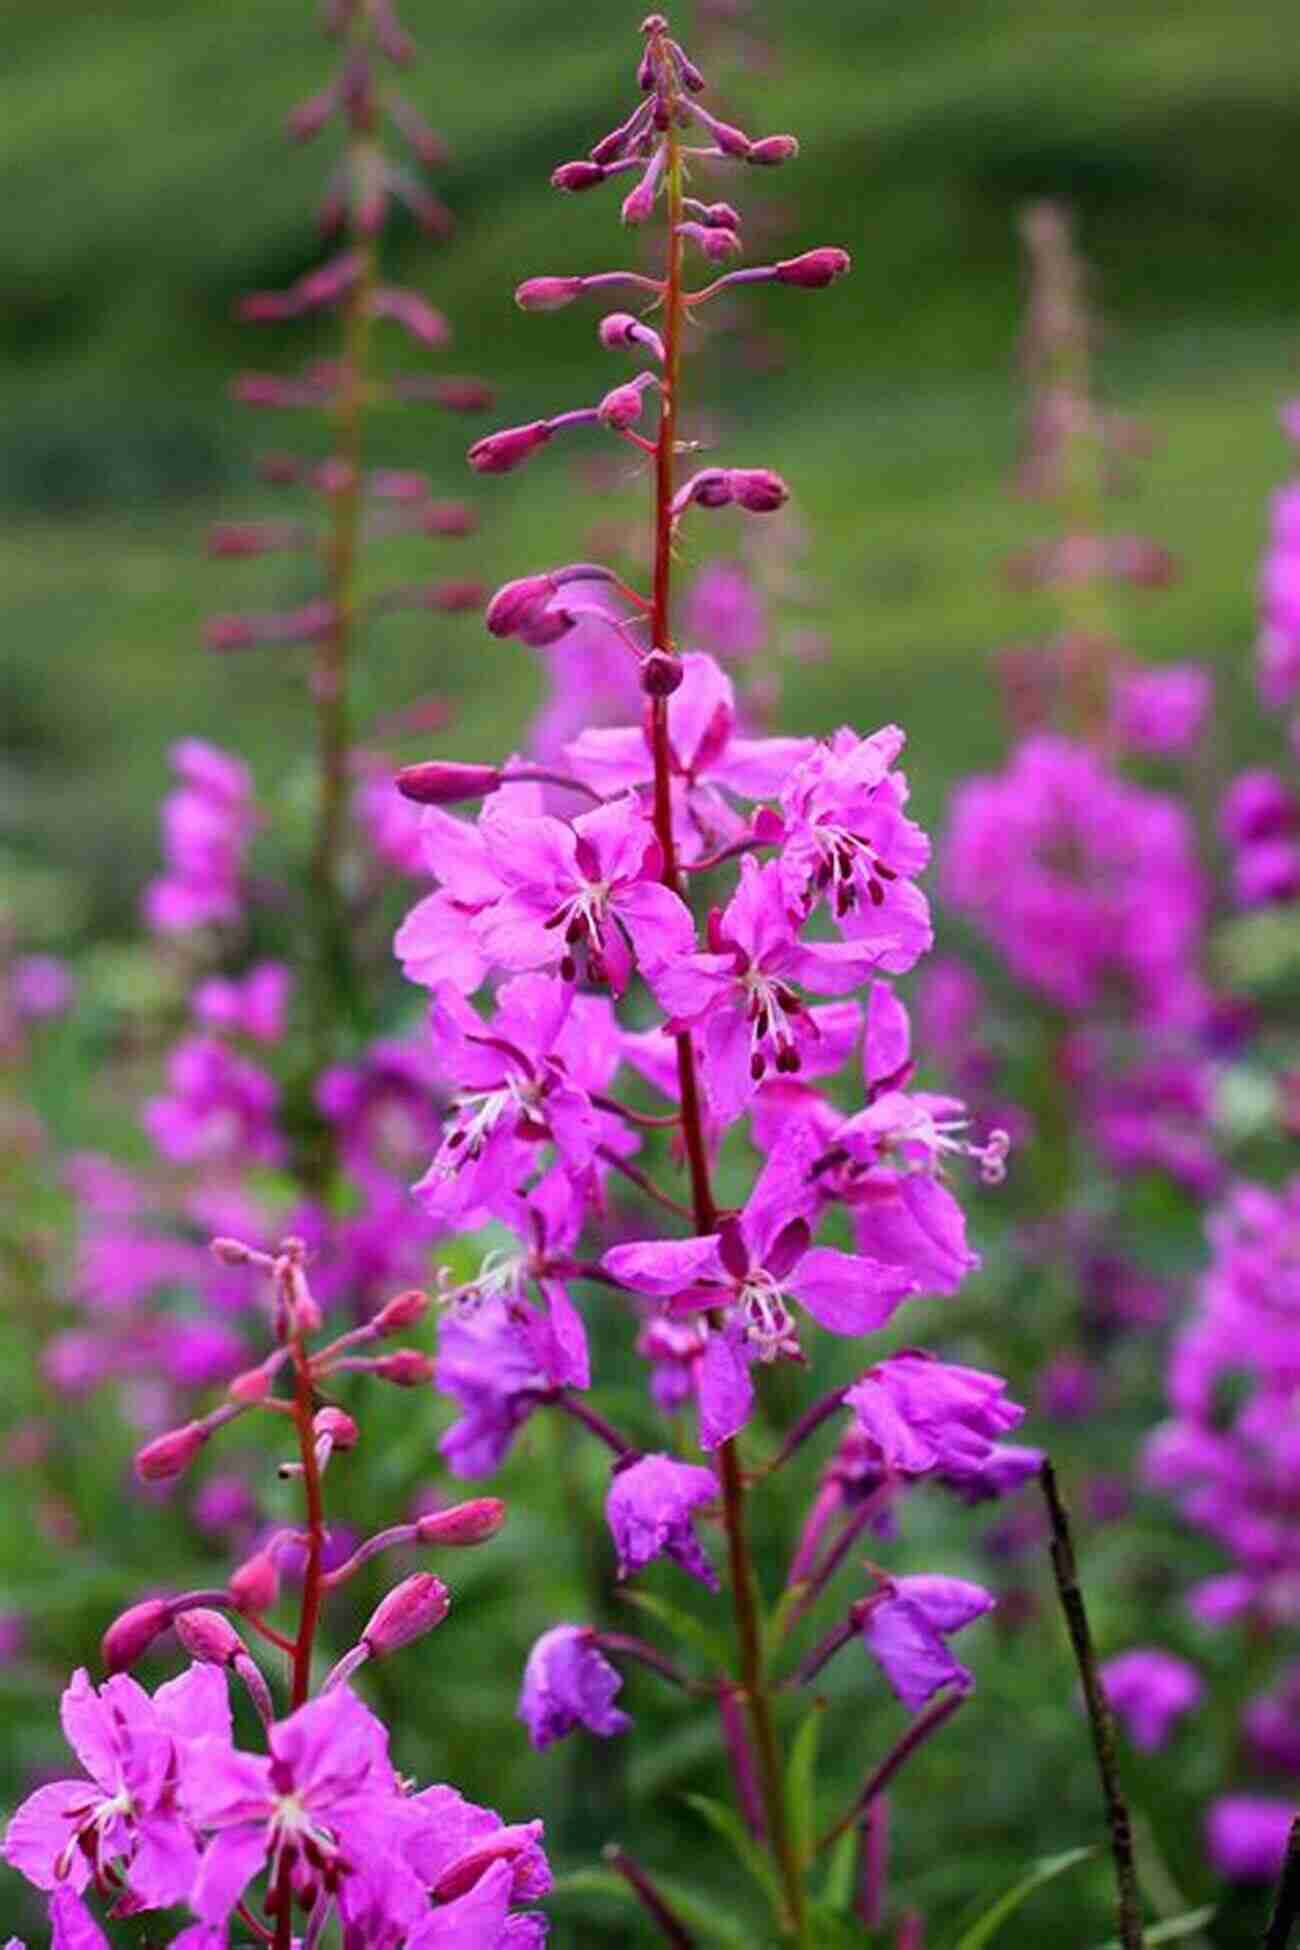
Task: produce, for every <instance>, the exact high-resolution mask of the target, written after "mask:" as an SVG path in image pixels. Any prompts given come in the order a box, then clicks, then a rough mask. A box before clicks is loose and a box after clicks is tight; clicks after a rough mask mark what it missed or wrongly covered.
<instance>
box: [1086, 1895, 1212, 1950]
mask: <svg viewBox="0 0 1300 1950" xmlns="http://www.w3.org/2000/svg"><path fill="white" fill-rule="evenodd" d="M1213 1920H1214V1905H1213V1903H1207V1904H1206V1906H1205V1908H1204V1909H1189V1910H1188V1911H1187V1914H1186V1915H1185V1916H1171V1917H1170V1918H1169V1919H1168V1921H1167V1922H1164V1923H1147V1924H1146V1925H1144V1927H1143V1931H1142V1940H1143V1942H1144V1943H1177V1942H1179V1940H1180V1939H1181V1938H1183V1937H1185V1936H1195V1935H1196V1932H1197V1931H1198V1930H1203V1929H1204V1928H1205V1926H1206V1924H1207V1923H1211V1922H1213ZM1097 1950H1121V1946H1120V1941H1119V1938H1118V1937H1116V1936H1113V1937H1111V1938H1110V1939H1109V1941H1108V1942H1106V1943H1102V1944H1099V1945H1098V1946H1097Z"/></svg>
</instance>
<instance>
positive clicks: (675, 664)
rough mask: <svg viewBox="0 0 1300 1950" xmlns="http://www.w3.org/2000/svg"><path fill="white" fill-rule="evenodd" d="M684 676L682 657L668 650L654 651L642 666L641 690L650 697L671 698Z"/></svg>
mask: <svg viewBox="0 0 1300 1950" xmlns="http://www.w3.org/2000/svg"><path fill="white" fill-rule="evenodd" d="M684 674H685V673H684V672H683V670H682V660H681V658H680V657H674V656H672V655H671V653H670V652H669V651H667V650H652V651H650V653H649V655H648V656H647V657H646V658H645V659H644V660H643V662H642V665H641V689H642V690H643V691H644V692H645V693H646V695H647V696H648V697H671V696H672V694H673V692H674V691H675V690H677V689H679V687H680V685H681V681H682V678H683V676H684Z"/></svg>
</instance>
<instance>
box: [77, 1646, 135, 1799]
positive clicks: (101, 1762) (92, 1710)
mask: <svg viewBox="0 0 1300 1950" xmlns="http://www.w3.org/2000/svg"><path fill="white" fill-rule="evenodd" d="M128 1683H131V1684H134V1682H133V1681H132V1682H128ZM139 1690H140V1689H139V1688H137V1691H139ZM141 1696H142V1698H144V1700H145V1704H146V1706H147V1705H148V1695H147V1694H143V1693H142V1695H141ZM133 1717H138V1716H133ZM59 1721H60V1724H61V1725H62V1727H63V1734H64V1738H65V1739H66V1741H67V1743H68V1745H69V1746H70V1747H71V1749H72V1751H73V1753H74V1754H75V1755H76V1756H77V1759H78V1760H79V1761H80V1762H81V1764H82V1766H83V1767H84V1768H85V1770H86V1772H87V1774H89V1775H90V1777H91V1779H92V1780H94V1781H98V1783H99V1785H100V1787H102V1788H104V1789H106V1790H107V1792H108V1793H110V1794H112V1793H114V1792H115V1791H116V1788H117V1784H118V1754H119V1742H118V1737H117V1734H116V1732H115V1729H114V1726H113V1718H112V1715H111V1714H110V1712H109V1710H108V1707H107V1706H106V1704H105V1703H104V1701H103V1700H102V1699H101V1698H100V1696H99V1694H98V1693H97V1692H96V1691H95V1688H94V1687H93V1686H92V1685H91V1683H90V1674H89V1673H88V1672H87V1671H86V1669H85V1667H84V1666H78V1667H77V1670H76V1671H75V1672H74V1673H73V1675H72V1678H71V1679H70V1680H69V1681H68V1684H67V1686H66V1687H65V1688H64V1691H63V1698H62V1700H61V1701H60V1702H59Z"/></svg>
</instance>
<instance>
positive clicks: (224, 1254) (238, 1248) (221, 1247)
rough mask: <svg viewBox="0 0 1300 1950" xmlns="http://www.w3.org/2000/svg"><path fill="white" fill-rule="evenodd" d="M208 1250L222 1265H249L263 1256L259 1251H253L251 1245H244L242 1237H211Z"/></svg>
mask: <svg viewBox="0 0 1300 1950" xmlns="http://www.w3.org/2000/svg"><path fill="white" fill-rule="evenodd" d="M208 1251H209V1252H210V1253H211V1254H212V1257H213V1259H215V1260H219V1261H220V1263H221V1264H222V1265H223V1266H250V1265H251V1264H252V1263H253V1261H254V1260H260V1259H261V1258H262V1257H263V1255H262V1254H261V1253H256V1252H254V1250H253V1248H252V1247H251V1246H246V1245H245V1244H244V1242H243V1240H242V1239H226V1238H217V1239H213V1240H211V1241H210V1242H209V1245H208Z"/></svg>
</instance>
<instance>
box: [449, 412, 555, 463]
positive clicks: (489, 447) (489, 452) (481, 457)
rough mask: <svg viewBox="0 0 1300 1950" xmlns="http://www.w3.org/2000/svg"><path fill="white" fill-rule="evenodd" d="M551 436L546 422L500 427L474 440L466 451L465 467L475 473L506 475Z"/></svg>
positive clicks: (549, 427)
mask: <svg viewBox="0 0 1300 1950" xmlns="http://www.w3.org/2000/svg"><path fill="white" fill-rule="evenodd" d="M550 437H551V424H550V421H549V420H530V421H529V422H528V424H527V425H526V426H522V427H502V428H501V429H500V431H499V432H497V433H489V434H487V435H485V437H484V438H483V439H482V440H476V441H475V442H474V445H473V446H472V447H471V448H470V450H469V464H470V466H471V467H472V468H473V469H474V470H475V472H476V473H479V474H508V473H509V472H510V470H511V469H512V468H514V467H520V466H522V465H523V463H524V461H526V460H527V459H528V458H529V456H530V455H531V454H535V453H536V452H537V449H538V448H539V447H544V446H545V445H546V443H547V441H548V440H549V439H550Z"/></svg>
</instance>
